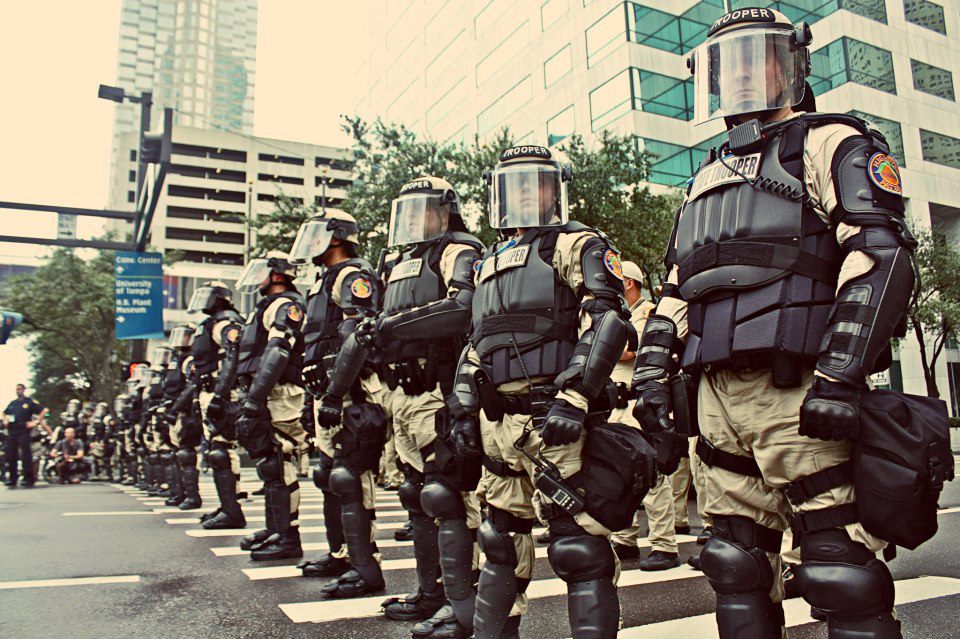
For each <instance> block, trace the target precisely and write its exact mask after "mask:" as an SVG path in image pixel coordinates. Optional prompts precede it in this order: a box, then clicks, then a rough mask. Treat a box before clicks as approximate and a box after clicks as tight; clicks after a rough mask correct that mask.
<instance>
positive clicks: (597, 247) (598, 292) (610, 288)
mask: <svg viewBox="0 0 960 639" xmlns="http://www.w3.org/2000/svg"><path fill="white" fill-rule="evenodd" d="M580 266H581V268H582V269H583V286H584V288H585V289H586V290H588V291H589V292H591V293H593V294H594V295H595V296H597V297H610V296H622V295H623V264H622V262H621V261H620V254H619V253H618V252H617V251H615V250H614V249H613V248H612V247H611V246H610V243H609V242H607V241H606V240H604V239H603V238H602V237H600V236H596V237H591V238H589V239H588V240H587V241H586V242H585V243H584V245H583V249H582V250H581V252H580Z"/></svg>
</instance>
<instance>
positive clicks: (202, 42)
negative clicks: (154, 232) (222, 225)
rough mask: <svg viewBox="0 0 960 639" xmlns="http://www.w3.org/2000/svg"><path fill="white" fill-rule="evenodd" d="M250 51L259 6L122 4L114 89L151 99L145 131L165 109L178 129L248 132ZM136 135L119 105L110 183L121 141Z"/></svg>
mask: <svg viewBox="0 0 960 639" xmlns="http://www.w3.org/2000/svg"><path fill="white" fill-rule="evenodd" d="M256 49H257V0H123V3H122V5H121V10H120V49H119V54H118V59H117V78H116V85H117V86H120V87H122V88H123V89H124V90H126V91H127V93H128V94H133V95H140V94H142V93H143V92H144V91H150V92H152V93H153V103H154V109H153V122H152V123H151V124H152V127H151V128H157V126H158V125H159V123H160V122H161V121H162V120H161V118H162V112H163V107H171V108H173V109H175V113H174V122H175V123H176V124H182V125H186V126H194V127H199V128H219V129H224V130H227V131H240V132H243V133H251V132H252V131H253V99H254V85H255V83H254V77H255V71H256V69H255V66H256ZM139 130H140V106H139V105H138V104H132V103H130V102H124V103H122V104H118V105H117V107H116V114H115V116H114V127H113V135H114V139H113V160H112V166H111V182H115V179H114V177H115V175H114V173H115V172H116V171H117V170H118V164H119V163H120V162H121V161H122V158H120V157H119V156H118V145H119V136H120V135H122V134H124V133H129V132H137V131H139ZM111 204H112V205H118V206H123V205H124V204H125V202H123V201H113V202H111Z"/></svg>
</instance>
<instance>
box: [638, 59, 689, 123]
mask: <svg viewBox="0 0 960 639" xmlns="http://www.w3.org/2000/svg"><path fill="white" fill-rule="evenodd" d="M633 72H634V77H633V84H632V86H633V91H634V108H637V109H640V110H641V111H646V112H648V113H657V114H659V115H665V116H667V117H668V118H676V119H678V120H692V119H693V78H692V77H691V78H690V79H687V80H678V79H677V78H673V77H670V76H667V75H660V74H659V73H653V72H652V71H644V70H643V69H634V70H633Z"/></svg>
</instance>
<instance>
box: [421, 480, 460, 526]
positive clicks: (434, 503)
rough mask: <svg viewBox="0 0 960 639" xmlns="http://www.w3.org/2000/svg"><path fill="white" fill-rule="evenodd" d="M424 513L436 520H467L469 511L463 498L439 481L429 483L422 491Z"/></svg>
mask: <svg viewBox="0 0 960 639" xmlns="http://www.w3.org/2000/svg"><path fill="white" fill-rule="evenodd" d="M420 504H421V505H422V506H423V512H425V513H427V514H428V515H430V516H431V517H434V518H436V519H465V518H466V516H467V509H466V507H465V506H464V505H463V498H462V497H460V493H456V492H454V491H453V490H451V489H450V487H449V486H447V485H446V484H444V483H443V482H439V481H431V482H428V483H427V484H426V485H425V486H424V487H423V490H422V491H420Z"/></svg>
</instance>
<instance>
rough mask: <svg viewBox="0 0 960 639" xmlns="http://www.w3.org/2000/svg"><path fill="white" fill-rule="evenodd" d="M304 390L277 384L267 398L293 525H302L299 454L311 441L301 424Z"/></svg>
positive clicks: (295, 386) (294, 386)
mask: <svg viewBox="0 0 960 639" xmlns="http://www.w3.org/2000/svg"><path fill="white" fill-rule="evenodd" d="M303 394H304V390H303V389H302V388H301V387H299V386H297V385H296V384H277V385H276V386H274V387H273V388H272V389H271V390H270V394H269V395H267V410H268V411H269V412H270V421H272V422H273V431H274V432H273V436H274V439H275V440H276V441H277V443H278V444H279V445H280V450H281V452H282V453H283V483H284V485H285V486H288V487H290V513H291V515H292V516H291V520H290V525H291V526H299V525H300V520H299V513H300V484H299V483H298V482H297V468H298V466H297V464H295V463H294V460H295V459H296V455H297V454H298V452H299V451H300V450H302V449H303V448H304V447H305V445H306V441H307V432H306V431H305V430H303V425H302V424H301V423H300V417H301V413H302V411H303V397H304V395H303Z"/></svg>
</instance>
